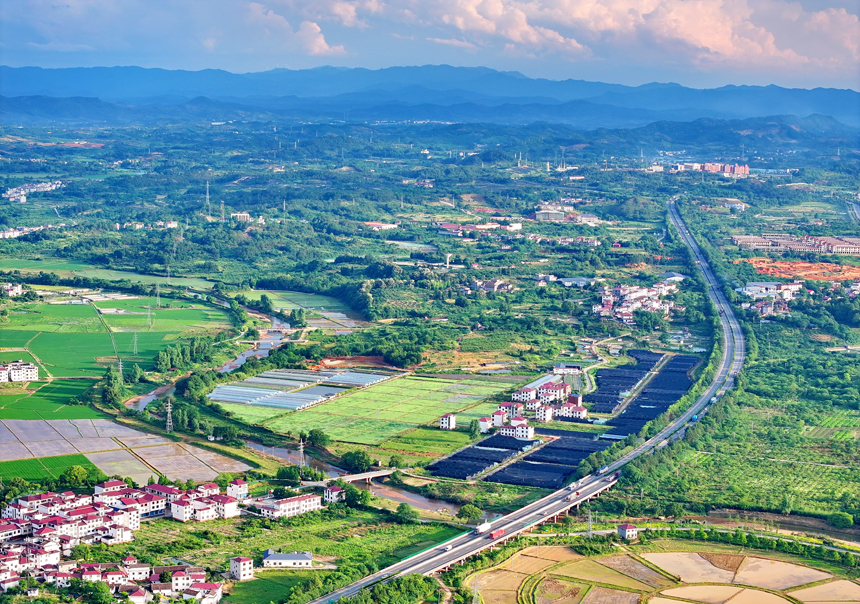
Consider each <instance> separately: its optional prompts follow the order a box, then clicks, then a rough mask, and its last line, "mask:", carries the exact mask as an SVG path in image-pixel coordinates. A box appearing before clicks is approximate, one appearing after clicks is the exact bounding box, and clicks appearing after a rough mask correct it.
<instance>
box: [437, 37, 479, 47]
mask: <svg viewBox="0 0 860 604" xmlns="http://www.w3.org/2000/svg"><path fill="white" fill-rule="evenodd" d="M427 41H428V42H435V43H436V44H445V45H447V46H456V47H457V48H469V49H474V48H477V46H475V45H474V44H472V43H471V42H466V41H465V40H458V39H457V38H427Z"/></svg>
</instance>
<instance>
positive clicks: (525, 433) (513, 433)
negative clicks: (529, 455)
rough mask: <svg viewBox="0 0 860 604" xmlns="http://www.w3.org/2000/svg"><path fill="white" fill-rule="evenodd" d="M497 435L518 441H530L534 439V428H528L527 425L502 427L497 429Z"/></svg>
mask: <svg viewBox="0 0 860 604" xmlns="http://www.w3.org/2000/svg"><path fill="white" fill-rule="evenodd" d="M499 434H501V435H502V436H510V437H513V438H516V439H519V440H531V439H533V438H534V437H535V429H534V426H529V425H528V424H526V425H519V426H502V427H501V428H499Z"/></svg>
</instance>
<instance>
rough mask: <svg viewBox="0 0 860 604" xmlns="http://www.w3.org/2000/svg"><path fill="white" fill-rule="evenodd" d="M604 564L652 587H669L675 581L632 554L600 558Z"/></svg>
mask: <svg viewBox="0 0 860 604" xmlns="http://www.w3.org/2000/svg"><path fill="white" fill-rule="evenodd" d="M598 562H600V564H602V565H603V566H608V567H609V568H612V569H615V570H617V571H618V572H620V573H623V574H625V575H627V576H628V577H633V578H634V579H636V580H637V581H642V582H643V583H646V584H648V585H650V586H651V587H669V586H671V585H674V583H673V582H672V581H671V580H670V579H668V578H667V577H664V576H663V575H661V574H660V573H658V572H657V571H656V570H654V569H653V568H648V567H647V566H645V565H644V564H642V563H641V562H638V561H636V560H634V559H633V558H631V557H630V556H613V557H611V558H602V559H600V560H598Z"/></svg>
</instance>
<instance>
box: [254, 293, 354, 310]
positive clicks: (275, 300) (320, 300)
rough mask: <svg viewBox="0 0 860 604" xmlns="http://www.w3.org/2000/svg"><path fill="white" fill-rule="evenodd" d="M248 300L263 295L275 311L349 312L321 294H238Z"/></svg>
mask: <svg viewBox="0 0 860 604" xmlns="http://www.w3.org/2000/svg"><path fill="white" fill-rule="evenodd" d="M238 293H241V294H243V295H244V296H245V297H246V298H248V299H249V300H259V299H260V298H261V297H262V295H263V294H266V295H267V296H269V298H271V300H272V304H273V305H274V306H275V308H276V309H279V310H280V309H286V310H292V309H293V308H308V309H312V310H326V311H332V312H342V313H348V312H350V308H349V307H348V306H347V305H345V304H344V303H343V302H341V301H340V300H337V299H336V298H330V297H329V296H323V295H321V294H304V293H301V292H288V291H267V290H246V291H243V292H238Z"/></svg>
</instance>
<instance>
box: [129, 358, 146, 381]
mask: <svg viewBox="0 0 860 604" xmlns="http://www.w3.org/2000/svg"><path fill="white" fill-rule="evenodd" d="M145 378H146V374H145V373H144V372H143V369H141V368H140V365H138V364H137V363H135V364H134V365H133V366H132V368H131V382H132V383H133V384H136V383H138V382H142V381H143V380H144V379H145Z"/></svg>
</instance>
